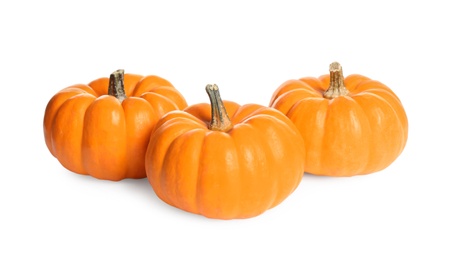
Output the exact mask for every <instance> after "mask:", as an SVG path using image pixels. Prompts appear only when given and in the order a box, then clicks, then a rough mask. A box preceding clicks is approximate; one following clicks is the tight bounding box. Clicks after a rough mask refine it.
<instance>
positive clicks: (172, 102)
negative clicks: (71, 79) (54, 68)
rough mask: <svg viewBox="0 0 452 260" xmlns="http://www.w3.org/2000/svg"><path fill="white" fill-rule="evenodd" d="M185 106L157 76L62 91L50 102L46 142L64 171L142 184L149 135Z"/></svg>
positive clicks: (116, 77)
mask: <svg viewBox="0 0 452 260" xmlns="http://www.w3.org/2000/svg"><path fill="white" fill-rule="evenodd" d="M185 107H187V103H186V101H185V99H184V97H183V96H182V95H181V94H180V93H179V92H178V91H177V90H176V89H175V88H174V86H173V85H172V84H171V83H170V82H169V81H167V80H166V79H163V78H161V77H158V76H155V75H149V76H141V75H136V74H124V71H123V70H117V71H115V72H114V73H112V74H111V76H110V79H109V78H106V77H105V78H99V79H96V80H94V81H92V82H91V83H89V84H76V85H72V86H69V87H67V88H64V89H62V90H61V91H59V92H58V93H56V94H55V95H54V96H53V97H52V98H51V99H50V101H49V102H48V104H47V107H46V110H45V115H44V124H43V125H44V137H45V141H46V145H47V148H48V149H49V151H50V152H51V154H52V155H53V156H54V157H56V158H57V159H58V161H59V162H60V163H61V164H62V165H63V166H64V167H65V168H67V169H68V170H70V171H72V172H75V173H79V174H86V175H91V176H93V177H95V178H98V179H104V180H112V181H118V180H122V179H125V178H145V177H146V172H145V168H144V154H145V152H146V148H147V143H148V141H149V137H150V134H151V131H152V129H153V128H154V126H155V124H156V122H157V120H158V119H160V117H162V116H163V115H164V114H165V113H167V112H169V111H172V110H176V109H184V108H185Z"/></svg>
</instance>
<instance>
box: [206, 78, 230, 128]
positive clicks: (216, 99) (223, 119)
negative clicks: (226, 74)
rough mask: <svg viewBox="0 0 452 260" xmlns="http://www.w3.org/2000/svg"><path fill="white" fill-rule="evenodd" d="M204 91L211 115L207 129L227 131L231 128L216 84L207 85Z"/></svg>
mask: <svg viewBox="0 0 452 260" xmlns="http://www.w3.org/2000/svg"><path fill="white" fill-rule="evenodd" d="M206 92H207V94H208V95H209V99H210V106H211V115H212V118H211V120H210V125H209V129H210V130H214V131H222V132H227V131H229V130H231V128H232V122H231V119H229V116H228V113H227V111H226V108H225V106H224V104H223V101H222V100H221V97H220V90H219V88H218V86H217V85H215V84H214V85H210V84H209V85H207V86H206Z"/></svg>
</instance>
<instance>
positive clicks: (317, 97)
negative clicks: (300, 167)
mask: <svg viewBox="0 0 452 260" xmlns="http://www.w3.org/2000/svg"><path fill="white" fill-rule="evenodd" d="M270 106H271V107H274V108H276V109H278V110H280V111H281V112H283V113H284V114H286V115H287V117H289V118H290V119H291V120H292V121H293V122H294V124H295V125H296V126H297V128H298V130H299V131H300V133H301V135H302V136H303V138H304V141H305V145H306V169H305V170H306V172H308V173H312V174H316V175H328V176H354V175H360V174H369V173H373V172H377V171H380V170H382V169H384V168H386V167H387V166H389V165H390V164H391V163H392V162H393V161H394V160H395V159H396V158H397V157H398V156H399V155H400V154H401V152H402V150H403V149H404V147H405V144H406V142H407V138H408V120H407V116H406V113H405V110H404V108H403V106H402V103H401V101H400V100H399V98H398V97H397V96H396V94H395V93H394V92H393V91H392V90H391V89H390V88H389V87H387V86H386V85H384V84H382V83H381V82H378V81H375V80H371V79H369V78H367V77H365V76H362V75H357V74H354V75H349V76H347V77H346V78H345V79H344V76H343V72H342V67H341V65H340V64H339V63H337V62H334V63H332V64H331V65H330V74H329V75H323V76H321V77H319V78H314V77H306V78H301V79H298V80H289V81H286V82H284V83H283V84H282V85H281V86H280V87H279V88H278V89H277V90H276V91H275V92H274V94H273V96H272V98H271V101H270Z"/></svg>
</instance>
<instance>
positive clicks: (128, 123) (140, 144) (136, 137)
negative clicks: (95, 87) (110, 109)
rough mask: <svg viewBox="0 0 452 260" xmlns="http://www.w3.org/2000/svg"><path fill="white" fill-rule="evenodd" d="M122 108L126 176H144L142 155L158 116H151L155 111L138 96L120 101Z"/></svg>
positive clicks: (136, 177)
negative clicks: (124, 130)
mask: <svg viewBox="0 0 452 260" xmlns="http://www.w3.org/2000/svg"><path fill="white" fill-rule="evenodd" d="M121 106H122V109H123V110H124V123H125V127H126V136H127V138H126V139H127V143H126V151H127V152H126V157H127V159H126V160H127V162H128V163H127V169H126V176H129V177H130V178H135V179H138V178H142V176H146V172H145V169H144V157H143V156H142V155H143V154H144V153H145V152H146V149H147V143H148V142H149V136H150V134H151V132H152V130H153V127H152V126H153V125H155V124H156V122H157V121H158V118H157V117H155V116H153V115H155V111H154V109H153V107H152V105H151V104H149V103H148V102H147V101H146V100H144V99H142V98H138V97H129V98H126V99H125V100H124V101H123V102H122V103H121ZM136 111H139V112H136Z"/></svg>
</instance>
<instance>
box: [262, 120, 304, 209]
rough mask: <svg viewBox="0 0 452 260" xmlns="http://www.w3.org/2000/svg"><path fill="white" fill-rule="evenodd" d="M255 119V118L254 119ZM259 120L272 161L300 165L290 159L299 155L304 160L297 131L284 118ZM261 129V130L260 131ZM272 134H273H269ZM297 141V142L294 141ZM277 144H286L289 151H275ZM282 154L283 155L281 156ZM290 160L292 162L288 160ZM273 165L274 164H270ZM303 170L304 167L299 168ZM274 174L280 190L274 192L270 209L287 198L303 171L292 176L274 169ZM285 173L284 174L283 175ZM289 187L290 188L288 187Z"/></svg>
mask: <svg viewBox="0 0 452 260" xmlns="http://www.w3.org/2000/svg"><path fill="white" fill-rule="evenodd" d="M256 119H257V118H256ZM259 120H262V121H264V122H262V125H263V126H267V128H265V127H262V128H263V129H264V130H266V131H265V133H264V134H262V136H265V138H264V139H265V141H266V142H265V144H266V145H268V147H270V149H269V151H271V153H272V154H273V156H272V159H273V161H274V162H277V161H280V160H284V161H286V163H287V164H289V165H290V164H301V163H302V162H301V161H298V160H297V159H296V158H291V157H298V155H301V157H302V158H303V159H304V158H305V157H306V156H305V152H304V150H303V149H300V147H304V141H303V139H302V138H301V136H299V133H298V131H297V129H296V128H295V127H290V126H292V124H288V123H287V122H286V120H288V119H287V118H286V117H277V116H271V115H267V116H263V117H259ZM271 121H272V122H274V121H277V123H276V124H271ZM262 128H261V129H262ZM271 129H273V130H272V131H270V130H271ZM281 132H286V133H287V134H286V135H278V134H276V133H281ZM271 133H274V134H271ZM268 137H274V138H275V140H273V142H271V141H272V139H271V138H268ZM296 139H298V140H296ZM277 144H287V146H290V147H289V149H287V148H288V147H287V146H286V147H280V149H275V147H277ZM287 150H291V151H293V150H298V151H297V154H293V153H287V152H286V151H287ZM283 153H284V154H283ZM290 159H292V161H291V160H290ZM272 165H275V164H272ZM301 168H304V167H301ZM274 170H275V172H278V177H279V178H278V182H277V184H278V186H279V187H280V188H278V189H277V192H275V195H276V196H275V198H274V200H273V202H272V203H273V205H272V206H271V207H270V208H273V207H275V206H276V205H279V204H280V203H281V202H282V201H283V200H284V199H285V198H286V197H288V196H289V195H290V194H291V193H292V192H293V191H294V190H295V189H296V188H297V187H298V185H299V183H300V182H301V179H302V177H303V172H304V171H303V170H302V171H301V172H299V173H298V174H295V175H294V174H293V173H291V172H288V171H287V170H286V169H279V171H278V170H277V169H274ZM284 173H285V174H284ZM284 175H285V176H288V177H293V178H295V179H292V180H287V179H286V178H284ZM281 186H283V188H281ZM290 186H291V187H290Z"/></svg>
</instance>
